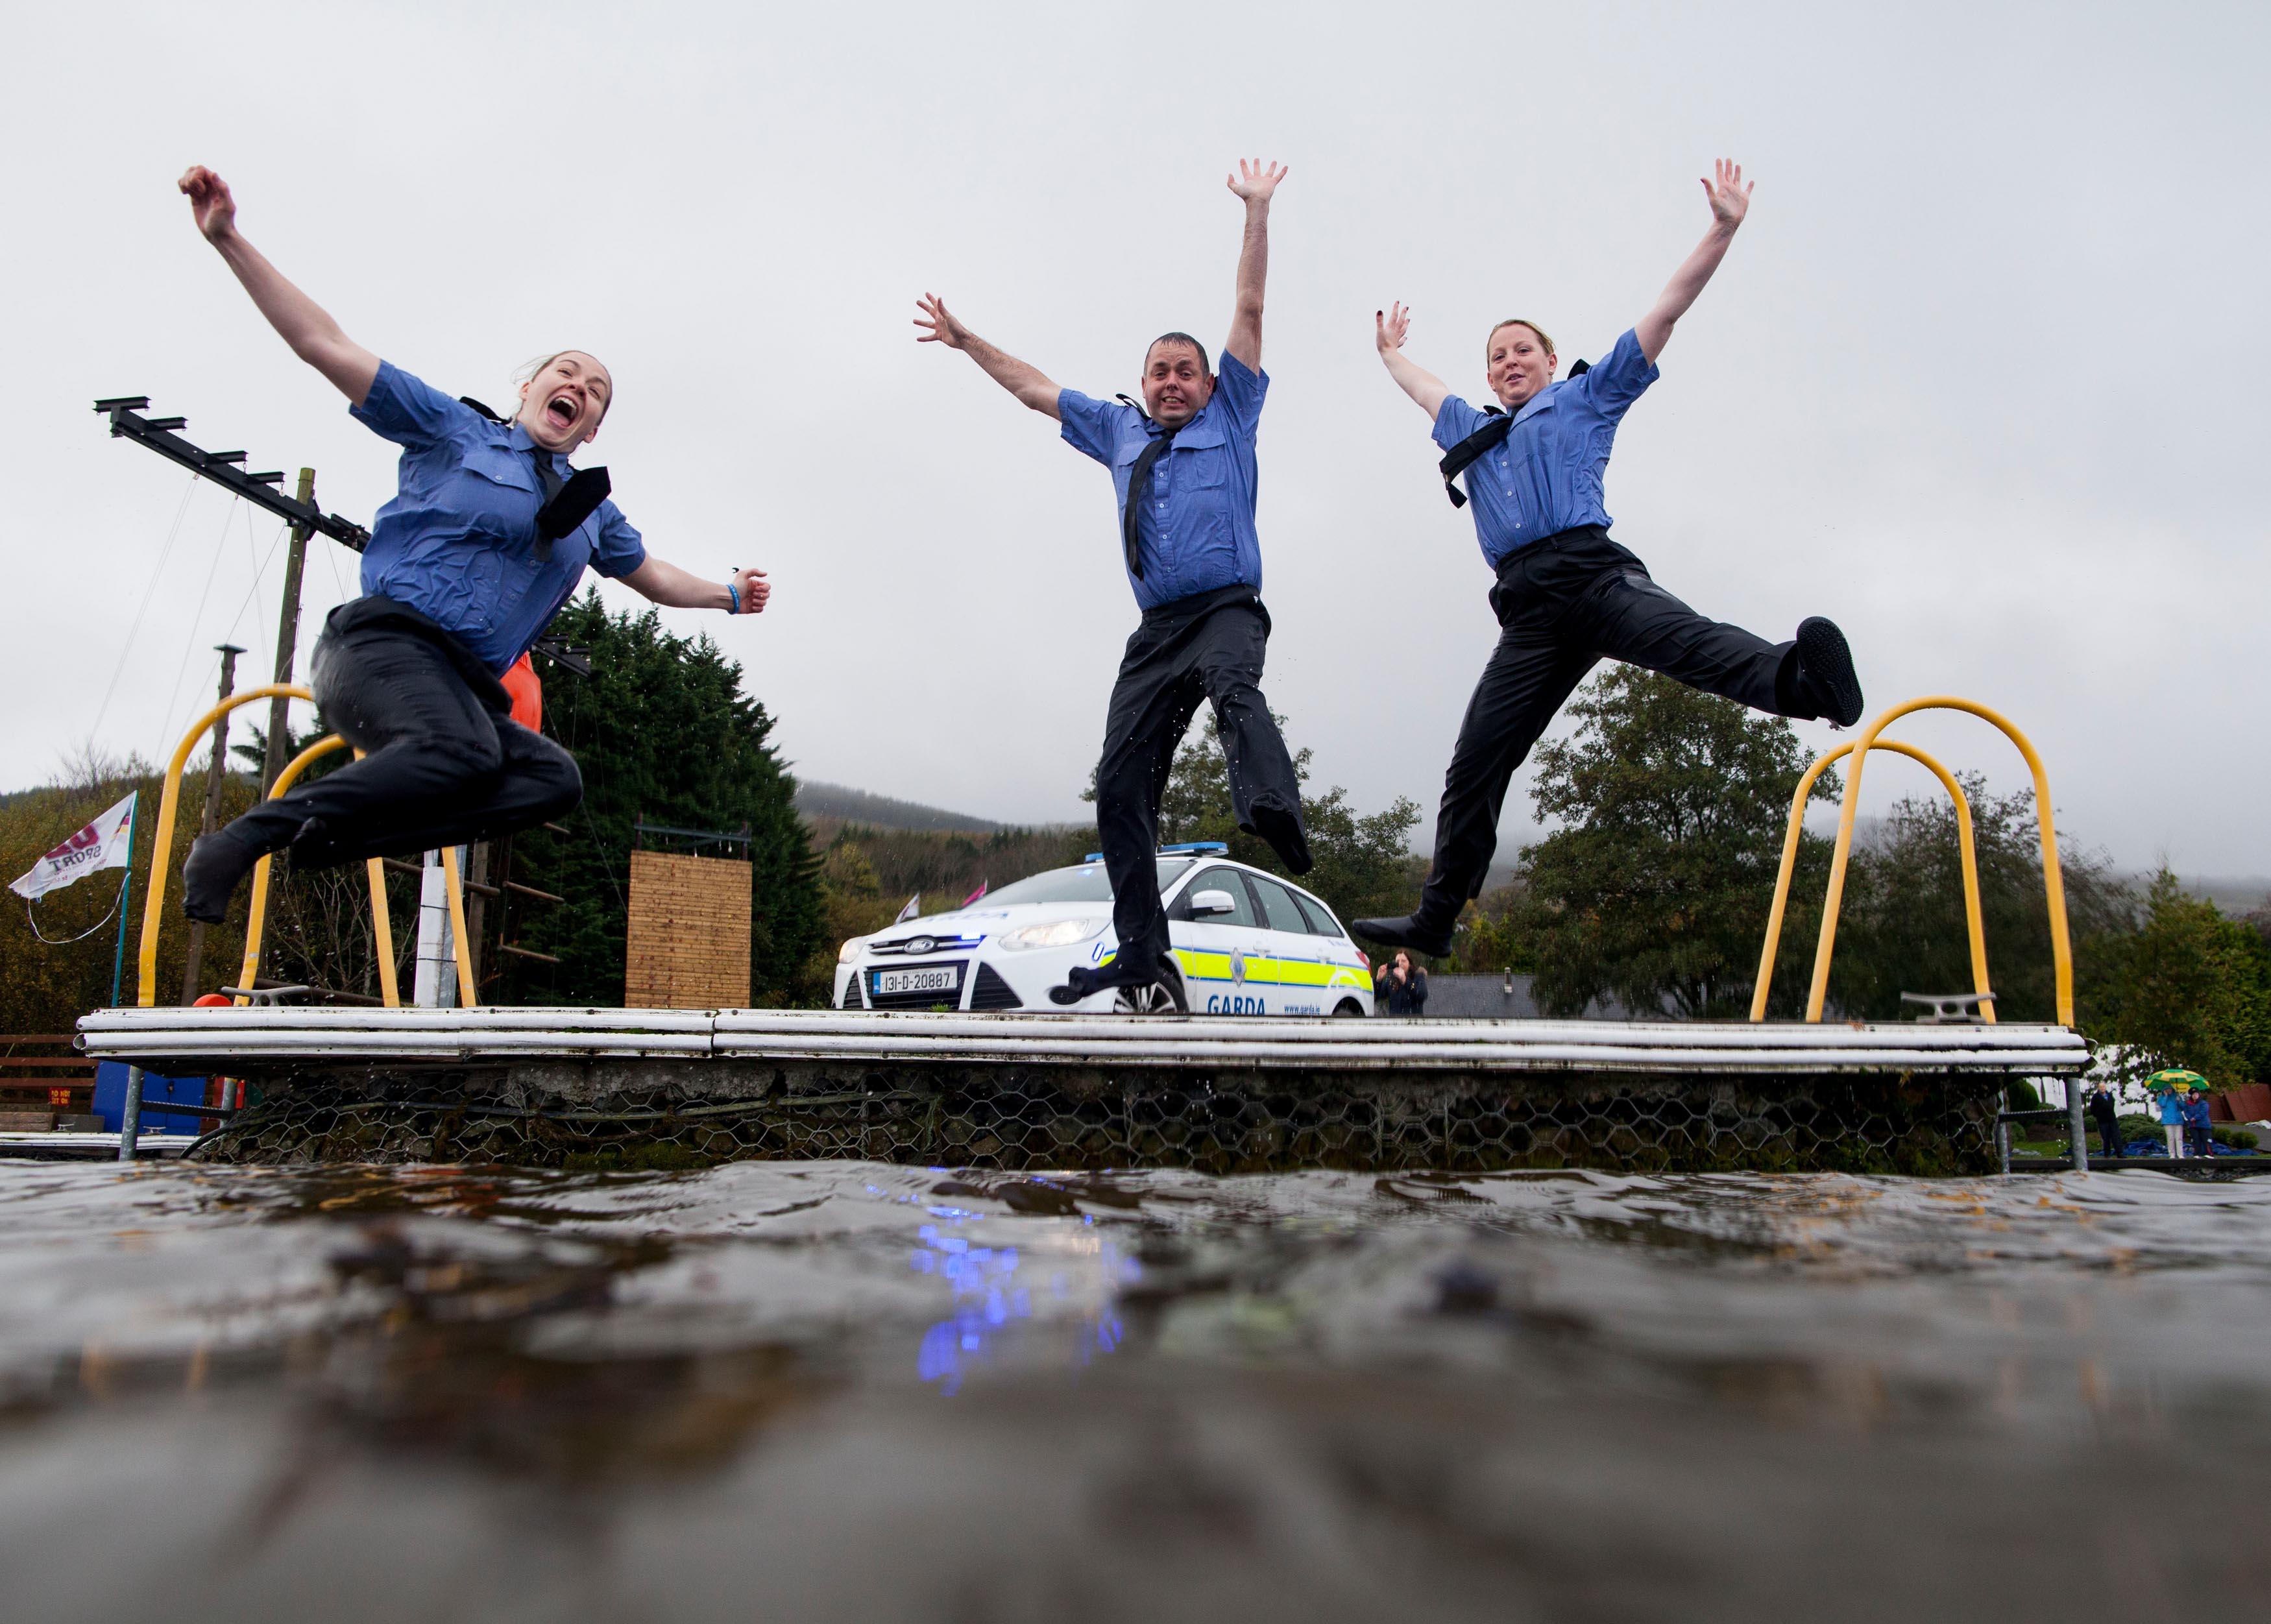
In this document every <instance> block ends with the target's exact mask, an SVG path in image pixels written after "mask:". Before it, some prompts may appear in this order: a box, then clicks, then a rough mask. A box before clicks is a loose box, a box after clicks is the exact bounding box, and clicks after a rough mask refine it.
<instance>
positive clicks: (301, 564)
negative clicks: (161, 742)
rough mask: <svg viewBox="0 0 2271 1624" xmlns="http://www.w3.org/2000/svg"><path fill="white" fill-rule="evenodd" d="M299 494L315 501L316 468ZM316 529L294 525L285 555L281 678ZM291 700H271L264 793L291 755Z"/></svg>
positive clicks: (291, 649) (295, 642)
mask: <svg viewBox="0 0 2271 1624" xmlns="http://www.w3.org/2000/svg"><path fill="white" fill-rule="evenodd" d="M297 494H298V496H299V500H300V503H301V505H302V506H303V507H310V508H312V507H314V506H315V505H316V471H315V470H314V469H313V468H302V469H301V470H300V489H299V491H298V493H297ZM313 533H314V531H313V529H312V528H311V527H310V526H309V525H296V524H295V525H293V526H292V545H291V547H290V548H289V549H287V551H286V553H285V555H284V608H283V613H282V615H281V616H280V617H279V619H278V621H277V622H276V675H275V677H274V678H273V679H272V680H273V681H275V682H290V681H291V680H292V664H293V660H294V658H295V657H296V656H297V654H298V653H299V649H300V577H301V576H302V574H303V573H304V572H305V571H306V570H307V567H308V538H309V536H310V535H312V534H313ZM291 703H292V702H291V701H290V700H288V699H287V698H285V697H283V696H282V695H281V694H279V695H278V696H277V697H275V698H273V699H272V700H270V701H269V702H268V759H267V760H266V761H265V762H264V763H263V764H262V765H261V769H260V793H262V794H263V795H265V794H266V793H268V792H269V791H270V790H272V789H273V788H275V787H276V775H277V774H278V773H279V772H281V771H284V768H285V766H286V764H287V763H289V762H290V761H291V759H292V730H291V727H290V726H289V725H288V722H287V713H286V707H287V705H289V704H291Z"/></svg>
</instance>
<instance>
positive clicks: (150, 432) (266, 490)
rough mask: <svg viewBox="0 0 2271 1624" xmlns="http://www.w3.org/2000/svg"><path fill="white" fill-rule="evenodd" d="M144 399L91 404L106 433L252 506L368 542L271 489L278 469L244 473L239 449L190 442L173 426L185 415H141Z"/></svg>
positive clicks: (339, 537) (345, 523)
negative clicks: (105, 420)
mask: <svg viewBox="0 0 2271 1624" xmlns="http://www.w3.org/2000/svg"><path fill="white" fill-rule="evenodd" d="M149 404H150V397H149V396H147V395H119V396H115V397H113V398H112V399H108V400H98V401H96V402H95V403H94V409H95V410H96V411H98V412H102V413H108V416H109V418H110V432H111V434H112V435H113V436H115V437H117V438H119V439H123V440H132V441H135V442H137V443H140V444H142V445H146V446H148V447H149V448H150V449H151V450H152V451H155V452H157V453H158V455H159V456H160V457H163V458H168V460H169V461H173V462H177V463H179V464H181V465H182V466H183V467H184V468H187V469H189V470H190V472H191V473H197V474H201V475H203V476H204V477H205V478H206V479H208V480H212V482H213V483H214V484H216V485H219V486H220V487H221V488H223V489H225V490H227V491H229V492H230V493H232V494H233V495H238V496H242V497H243V498H244V500H245V501H247V502H249V503H252V504H253V506H255V507H257V508H265V509H267V510H268V511H269V512H271V513H273V514H274V515H276V517H277V518H282V519H288V520H290V521H291V522H292V523H293V524H294V525H305V526H307V527H308V528H309V530H314V531H320V532H322V533H324V535H327V536H329V537H331V540H334V541H337V542H339V544H341V545H342V546H345V547H351V548H354V550H355V551H356V552H358V553H360V552H361V551H362V549H363V548H365V547H367V546H369V543H370V532H369V531H368V530H365V529H364V528H363V527H362V526H361V525H358V524H356V523H355V522H354V520H352V519H345V518H340V517H339V515H338V514H336V513H326V512H324V510H322V509H320V508H318V507H316V505H315V503H312V502H302V501H300V500H298V499H297V498H296V497H292V496H287V495H285V494H284V493H283V492H282V491H280V490H279V489H277V487H278V486H279V485H281V484H282V483H283V482H284V475H283V473H281V472H280V471H279V472H277V473H245V472H244V470H243V469H242V468H241V467H239V466H237V465H238V464H240V463H242V462H243V460H244V453H243V452H242V451H206V450H205V449H204V448H203V447H202V446H196V445H192V444H190V443H189V442H188V441H187V440H184V439H182V437H181V436H179V435H178V434H175V432H174V430H175V429H177V428H182V427H184V426H185V425H186V424H187V423H188V421H189V420H188V419H187V418H185V417H144V416H142V415H141V412H142V409H143V408H144V407H145V406H148V405H149Z"/></svg>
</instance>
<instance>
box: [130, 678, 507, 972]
mask: <svg viewBox="0 0 2271 1624" xmlns="http://www.w3.org/2000/svg"><path fill="white" fill-rule="evenodd" d="M279 697H280V698H285V699H305V700H308V701H310V702H313V700H314V699H315V697H316V696H315V695H314V694H313V693H312V692H310V691H309V689H304V688H302V687H299V686H298V685H296V684H294V683H288V682H267V683H263V684H262V685H261V686H260V687H258V688H251V689H246V690H245V691H244V692H242V693H241V694H231V695H230V696H229V697H227V698H226V699H224V700H222V701H221V702H220V704H216V705H215V706H213V708H212V710H210V711H206V712H205V714H204V715H203V716H201V717H199V718H198V719H197V721H196V722H195V723H193V724H192V725H191V726H190V730H189V732H188V733H186V734H183V735H182V741H181V743H180V744H178V745H176V746H175V749H174V754H173V758H172V759H171V760H170V761H168V763H167V764H166V782H165V786H164V789H163V791H162V793H160V796H159V800H158V823H157V827H156V828H155V829H154V830H153V831H152V832H151V847H150V883H149V886H148V887H147V891H146V896H145V900H144V903H143V907H142V940H141V945H140V949H139V951H138V953H137V955H136V957H135V971H136V977H137V983H138V985H137V991H136V995H135V1002H136V1004H137V1005H138V1006H139V1007H140V1008H142V1009H154V1008H155V1007H156V1006H157V1002H158V936H159V931H160V927H161V926H162V925H163V923H164V920H165V906H166V876H167V871H168V869H169V868H171V867H172V866H173V853H174V825H175V822H176V820H177V818H178V816H179V813H180V810H181V798H182V771H183V769H185V768H186V767H187V766H188V764H189V760H190V751H192V750H194V749H196V748H197V741H198V740H200V739H202V738H204V737H205V734H206V733H207V732H208V731H209V730H210V729H211V728H212V726H213V724H214V723H216V722H218V721H219V720H220V719H221V718H222V717H224V716H226V715H227V714H228V713H229V712H230V711H234V710H235V709H236V708H237V707H238V706H239V705H246V704H252V703H253V702H254V701H256V700H260V699H275V698H279ZM345 744H346V741H345V740H344V739H342V738H340V737H339V735H338V734H331V736H330V737H328V738H324V739H319V740H317V741H316V742H315V743H313V744H311V745H309V747H308V748H307V749H304V750H302V751H301V752H300V753H299V755H297V756H294V757H293V758H292V761H291V762H290V764H288V765H287V766H286V767H285V769H284V771H281V772H279V773H278V774H277V775H276V785H275V787H274V788H273V789H272V790H271V791H270V792H269V793H270V795H271V797H273V796H276V795H280V794H282V793H284V792H285V791H286V790H287V789H288V788H290V787H291V786H292V785H293V783H294V781H295V780H297V779H298V778H299V777H300V775H301V774H302V773H303V772H305V771H307V769H308V767H309V765H310V764H312V763H313V762H314V761H315V760H316V758H317V757H318V756H323V755H324V753H325V752H327V751H330V750H334V749H341V748H342V747H344V746H345ZM358 754H360V752H358ZM270 866H271V864H270V860H269V858H268V857H266V856H263V857H262V858H261V860H259V862H258V863H257V864H256V865H255V866H254V869H253V881H252V884H253V890H252V915H251V922H250V924H249V926H248V927H247V929H246V932H245V953H244V967H243V970H242V977H243V979H242V980H241V981H239V982H238V983H237V985H239V986H240V987H248V988H249V987H251V986H252V985H253V977H254V976H255V974H256V973H257V971H258V966H259V960H260V943H261V935H262V930H263V927H264V915H265V913H266V910H265V907H264V904H265V902H266V900H267V894H268V877H269V868H270ZM442 868H443V874H444V875H445V876H446V877H447V880H448V891H449V899H450V927H451V928H452V929H453V930H455V931H456V933H457V938H458V955H457V960H458V1002H460V1003H462V1004H464V1005H465V1007H467V1008H471V1007H472V1005H473V1002H474V992H473V966H472V965H470V964H469V963H468V962H467V957H466V953H465V940H466V938H465V897H464V894H463V890H462V883H461V881H460V879H459V876H458V853H457V851H456V849H455V848H454V847H449V848H445V849H444V850H443V853H442ZM368 870H369V876H370V894H371V915H372V918H371V924H372V927H373V930H374V934H375V935H376V938H377V947H378V965H379V987H380V989H381V991H382V992H383V994H384V995H385V999H386V1005H387V1008H389V1009H397V1008H399V1007H400V1005H401V1002H402V996H401V991H400V987H399V986H398V982H397V979H396V976H395V971H394V935H393V928H392V922H391V917H390V914H389V912H388V909H387V905H386V876H385V870H384V868H383V866H382V865H381V861H380V860H379V859H377V858H376V857H374V858H371V859H369V863H368ZM239 1002H242V1000H241V999H240V1000H239Z"/></svg>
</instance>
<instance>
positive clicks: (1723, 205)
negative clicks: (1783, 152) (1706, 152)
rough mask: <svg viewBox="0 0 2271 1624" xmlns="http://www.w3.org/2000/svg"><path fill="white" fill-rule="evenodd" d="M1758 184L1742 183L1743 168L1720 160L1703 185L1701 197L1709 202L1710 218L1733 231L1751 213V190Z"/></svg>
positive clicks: (1737, 164)
mask: <svg viewBox="0 0 2271 1624" xmlns="http://www.w3.org/2000/svg"><path fill="white" fill-rule="evenodd" d="M1757 184H1758V183H1757V182H1756V181H1753V182H1751V183H1750V184H1749V185H1745V184H1744V183H1743V166H1742V165H1740V164H1739V163H1732V162H1730V161H1729V160H1726V159H1724V158H1722V159H1720V160H1718V163H1717V164H1716V166H1715V168H1714V173H1713V175H1712V178H1711V179H1709V180H1708V181H1705V182H1704V183H1703V195H1704V196H1705V197H1708V198H1709V199H1710V201H1711V218H1712V220H1715V221H1716V222H1717V223H1718V224H1720V225H1722V226H1724V227H1727V228H1728V229H1729V230H1733V229H1734V228H1735V227H1737V226H1739V225H1741V224H1742V223H1743V216H1744V215H1746V214H1747V213H1749V212H1751V190H1752V188H1753V187H1755V186H1756V185H1757Z"/></svg>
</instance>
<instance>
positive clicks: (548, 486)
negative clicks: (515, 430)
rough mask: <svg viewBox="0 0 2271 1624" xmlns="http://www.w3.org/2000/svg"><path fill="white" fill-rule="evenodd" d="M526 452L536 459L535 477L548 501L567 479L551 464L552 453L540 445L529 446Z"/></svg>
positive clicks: (556, 493)
mask: <svg viewBox="0 0 2271 1624" xmlns="http://www.w3.org/2000/svg"><path fill="white" fill-rule="evenodd" d="M528 454H529V455H530V456H531V457H532V458H535V459H536V477H537V480H538V481H539V482H540V484H542V485H543V487H544V499H545V501H547V502H549V501H551V500H552V499H553V498H554V497H555V496H556V495H559V494H560V488H561V487H562V485H565V484H566V483H567V482H568V481H567V480H563V479H562V478H561V477H560V470H559V469H557V468H555V467H554V466H552V453H551V452H549V451H546V450H545V449H544V448H543V447H542V446H540V445H532V446H530V447H529V448H528Z"/></svg>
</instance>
